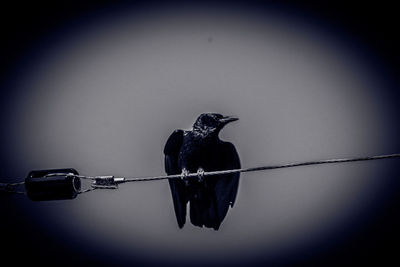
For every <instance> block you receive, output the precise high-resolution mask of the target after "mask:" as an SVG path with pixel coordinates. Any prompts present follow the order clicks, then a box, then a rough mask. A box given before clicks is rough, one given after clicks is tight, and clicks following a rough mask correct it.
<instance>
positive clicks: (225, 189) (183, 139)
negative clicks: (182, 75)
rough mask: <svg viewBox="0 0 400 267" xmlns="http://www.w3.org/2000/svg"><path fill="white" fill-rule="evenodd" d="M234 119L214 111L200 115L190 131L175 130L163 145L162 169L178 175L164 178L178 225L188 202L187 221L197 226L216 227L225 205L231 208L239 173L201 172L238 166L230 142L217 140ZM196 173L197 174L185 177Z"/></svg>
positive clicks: (183, 220) (182, 220) (234, 151)
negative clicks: (213, 174)
mask: <svg viewBox="0 0 400 267" xmlns="http://www.w3.org/2000/svg"><path fill="white" fill-rule="evenodd" d="M236 120H238V118H235V117H230V116H222V115H221V114H217V113H203V114H201V115H200V116H199V117H198V118H197V120H196V121H195V123H194V124H193V128H192V129H191V130H175V131H174V132H173V133H172V134H171V135H170V137H169V138H168V140H167V143H166V144H165V148H164V154H165V171H166V173H167V174H168V175H172V174H182V178H181V179H168V180H169V186H170V189H171V193H172V200H173V204H174V209H175V215H176V219H177V222H178V226H179V228H182V227H183V225H184V224H185V222H186V206H187V203H190V221H191V222H192V224H193V225H195V226H198V227H203V226H205V227H207V228H214V229H215V230H218V229H219V227H220V225H221V223H222V221H223V220H224V218H225V216H226V214H227V212H228V209H229V206H231V207H233V204H234V202H235V198H236V194H237V191H238V187H239V176H240V174H239V173H233V174H224V175H216V176H208V177H204V176H203V173H204V172H205V171H217V170H229V169H239V168H240V160H239V155H238V153H237V151H236V149H235V147H234V145H233V144H231V143H229V142H225V141H222V140H220V139H219V136H218V134H219V132H220V131H221V130H222V128H223V127H224V126H225V125H226V124H228V123H229V122H233V121H236ZM192 172H197V174H198V177H196V178H187V177H185V175H187V174H188V173H192Z"/></svg>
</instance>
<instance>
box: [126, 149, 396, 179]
mask: <svg viewBox="0 0 400 267" xmlns="http://www.w3.org/2000/svg"><path fill="white" fill-rule="evenodd" d="M390 158H400V153H397V154H389V155H379V156H371V157H359V158H342V159H326V160H318V161H305V162H297V163H288V164H281V165H267V166H262V167H254V168H242V169H233V170H221V171H210V172H204V173H202V174H201V175H202V176H213V175H223V174H232V173H239V172H254V171H264V170H273V169H283V168H292V167H300V166H309V165H321V164H332V163H344V162H355V161H368V160H379V159H390ZM198 176H199V173H187V174H174V175H161V176H150V177H131V178H124V181H123V182H125V183H128V182H142V181H157V180H165V179H177V178H193V177H198ZM123 182H121V183H123Z"/></svg>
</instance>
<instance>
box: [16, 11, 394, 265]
mask: <svg viewBox="0 0 400 267" xmlns="http://www.w3.org/2000/svg"><path fill="white" fill-rule="evenodd" d="M70 37H71V36H70ZM72 37H73V38H68V39H67V38H66V40H65V41H63V42H62V45H58V46H54V47H52V49H50V50H49V51H48V53H45V54H44V56H43V59H42V60H41V61H39V62H37V65H36V66H35V69H34V70H32V72H31V73H28V74H27V76H26V79H25V80H22V81H21V83H20V88H18V90H19V92H20V93H19V94H18V97H16V98H15V99H11V100H10V101H12V103H13V105H16V106H18V107H23V108H20V109H18V110H15V111H14V112H12V114H10V117H11V118H12V120H13V123H12V125H10V136H9V140H10V144H12V146H13V147H14V150H13V152H12V153H11V155H10V161H13V162H16V164H18V166H20V172H21V176H24V175H25V174H26V173H27V172H28V171H29V170H31V169H41V168H62V167H74V168H76V169H77V170H78V171H79V172H80V173H81V174H87V175H107V174H113V175H116V176H142V175H159V174H163V173H164V170H163V155H162V149H163V146H164V143H165V141H166V139H167V138H168V136H169V134H170V133H171V132H172V131H173V130H174V129H177V128H189V127H190V126H191V125H192V123H193V121H194V119H195V118H196V117H197V115H199V114H200V113H202V112H210V111H212V112H219V113H222V114H229V115H231V114H232V115H236V116H238V117H239V118H240V120H239V121H238V122H236V123H234V124H231V125H229V126H227V127H226V129H224V130H223V132H222V134H221V137H222V138H223V139H226V140H229V141H231V142H233V143H234V144H235V146H236V148H237V150H238V152H239V154H240V157H241V161H242V165H243V166H244V167H255V166H259V165H264V164H277V163H285V162H292V161H306V160H314V159H327V158H335V157H351V156H363V155H375V154H384V153H394V152H395V151H391V150H390V138H389V137H390V132H389V130H390V123H391V122H392V121H391V120H393V119H392V118H390V117H389V118H387V117H386V116H387V114H386V113H385V112H384V109H383V106H382V103H384V101H385V100H384V99H382V96H379V95H377V94H376V88H377V87H379V86H381V85H380V84H379V81H378V80H377V79H375V77H374V76H373V75H371V70H370V69H368V68H367V67H366V66H365V65H364V63H365V62H364V61H361V60H360V59H359V58H357V56H356V54H355V53H354V52H353V51H351V50H350V49H349V48H347V47H346V46H344V44H343V43H340V42H339V41H338V40H336V39H334V38H333V37H331V36H329V35H327V34H324V33H322V32H316V31H314V30H312V29H310V28H307V27H305V26H304V25H301V24H296V23H295V22H291V21H290V20H289V19H288V18H286V17H279V16H278V15H277V14H272V13H271V15H270V16H266V17H265V18H264V19H260V18H258V17H251V16H246V15H245V14H243V13H235V12H232V13H230V12H226V13H224V14H219V13H218V12H211V11H207V10H203V11H196V12H194V11H193V12H189V11H185V12H181V13H180V12H173V11H169V12H165V13H163V12H160V13H154V14H152V15H149V14H147V15H146V16H143V17H139V18H138V17H135V18H131V17H129V16H128V15H126V16H123V17H121V18H118V19H117V18H114V19H112V20H107V21H105V22H103V23H99V24H98V25H97V26H93V25H92V26H91V27H88V28H86V29H84V30H81V31H80V32H79V33H77V34H76V35H75V36H74V35H72ZM26 129H32V131H26ZM382 166H384V165H383V163H381V162H368V163H354V164H343V165H331V166H318V167H302V168H295V169H287V170H279V171H269V172H260V173H248V174H242V176H241V177H242V179H241V183H240V187H239V193H238V197H237V202H236V205H235V207H234V208H233V209H231V210H230V211H229V213H228V215H227V217H226V218H225V220H224V222H223V224H222V226H221V229H220V231H218V232H216V231H214V230H209V229H199V228H195V227H193V226H192V225H191V224H186V225H185V227H184V229H182V230H179V229H178V226H177V224H176V220H175V215H174V211H173V206H172V199H171V196H170V192H169V187H168V184H167V182H166V181H162V182H149V183H137V184H127V185H123V186H121V187H120V189H119V190H115V191H108V190H105V191H96V192H91V193H88V194H84V195H80V196H78V198H77V199H76V200H73V201H59V202H42V203H34V202H29V200H28V199H26V200H24V201H25V202H24V203H23V207H24V209H25V210H27V211H28V210H29V211H30V213H29V214H31V216H29V215H28V216H29V220H30V221H32V222H34V223H37V224H40V223H42V222H43V221H44V220H45V221H47V222H49V223H50V224H51V225H53V227H54V228H55V229H57V231H58V233H57V232H56V231H55V232H54V233H53V234H54V236H55V238H57V236H58V235H61V233H62V234H63V235H68V236H69V238H70V239H72V240H74V239H76V240H79V242H80V244H82V246H85V247H89V248H92V249H93V250H96V249H98V250H99V251H100V250H101V251H103V250H104V251H107V252H108V253H112V254H114V255H121V257H129V255H130V253H132V251H135V252H137V253H141V254H142V256H143V257H147V256H148V257H150V252H151V251H153V250H156V251H157V255H158V257H160V258H161V259H165V260H167V261H168V260H173V258H174V257H176V256H177V255H180V254H182V253H183V254H184V255H185V257H187V258H192V259H193V258H194V259H196V257H200V256H201V255H205V254H206V255H209V256H210V257H212V258H214V259H221V260H222V259H224V258H225V257H227V256H229V257H233V258H235V257H238V258H239V257H243V256H244V255H252V254H251V253H258V252H260V251H261V250H262V253H264V254H274V253H278V252H282V251H285V250H288V249H291V248H293V247H296V246H298V245H307V244H310V243H312V242H313V241H314V240H315V239H318V238H323V237H324V235H325V234H326V233H330V232H331V231H333V230H334V229H337V228H338V227H341V226H342V225H344V224H346V223H347V222H348V221H349V220H352V219H354V216H356V215H357V214H358V213H360V212H361V211H362V210H364V209H367V205H368V204H366V203H368V200H369V199H370V198H373V197H374V196H375V195H376V194H378V193H379V192H380V190H381V187H382V182H381V180H380V179H377V177H378V176H379V171H380V170H381V168H382ZM35 214H36V215H35ZM37 214H40V216H37ZM199 255H200V256H199Z"/></svg>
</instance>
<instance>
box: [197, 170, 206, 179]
mask: <svg viewBox="0 0 400 267" xmlns="http://www.w3.org/2000/svg"><path fill="white" fill-rule="evenodd" d="M203 179H204V170H203V168H198V169H197V180H198V181H199V182H202V181H203Z"/></svg>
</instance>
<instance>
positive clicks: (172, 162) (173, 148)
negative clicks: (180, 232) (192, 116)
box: [164, 130, 187, 228]
mask: <svg viewBox="0 0 400 267" xmlns="http://www.w3.org/2000/svg"><path fill="white" fill-rule="evenodd" d="M182 143H183V130H175V131H174V132H173V133H172V134H171V136H170V137H169V138H168V140H167V143H166V144H165V147H164V154H165V172H166V173H167V174H168V175H171V174H179V173H181V171H182V170H180V168H179V166H178V156H179V151H180V149H181V146H182ZM168 182H169V186H170V188H171V194H172V200H173V203H174V209H175V215H176V219H177V221H178V225H179V227H180V228H182V227H183V225H184V224H185V221H186V204H187V196H186V188H185V184H184V181H182V180H180V179H168Z"/></svg>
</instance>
